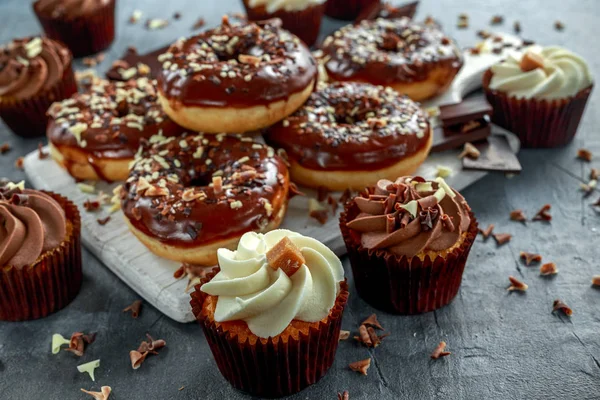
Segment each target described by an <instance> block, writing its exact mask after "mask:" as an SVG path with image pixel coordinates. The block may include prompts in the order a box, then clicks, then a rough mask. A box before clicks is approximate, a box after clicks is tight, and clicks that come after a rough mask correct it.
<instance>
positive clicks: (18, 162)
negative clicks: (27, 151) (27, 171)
mask: <svg viewBox="0 0 600 400" xmlns="http://www.w3.org/2000/svg"><path fill="white" fill-rule="evenodd" d="M23 162H24V158H23V157H19V158H17V159H16V160H15V168H17V169H23Z"/></svg>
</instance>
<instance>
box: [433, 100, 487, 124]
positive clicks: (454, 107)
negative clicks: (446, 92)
mask: <svg viewBox="0 0 600 400" xmlns="http://www.w3.org/2000/svg"><path fill="white" fill-rule="evenodd" d="M491 114H492V106H490V105H489V103H488V102H487V101H486V100H485V98H483V97H476V98H472V99H468V100H464V101H463V102H462V103H458V104H451V105H448V106H442V107H440V119H441V120H442V126H443V127H445V128H446V127H453V126H456V125H464V124H466V123H468V122H471V121H476V120H479V119H482V118H485V117H486V116H488V117H489V116H490V115H491Z"/></svg>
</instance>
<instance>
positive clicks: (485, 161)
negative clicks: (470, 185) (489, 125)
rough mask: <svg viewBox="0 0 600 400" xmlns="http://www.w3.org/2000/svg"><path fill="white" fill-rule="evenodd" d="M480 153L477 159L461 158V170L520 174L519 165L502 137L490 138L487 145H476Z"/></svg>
mask: <svg viewBox="0 0 600 400" xmlns="http://www.w3.org/2000/svg"><path fill="white" fill-rule="evenodd" d="M477 148H478V149H479V151H480V152H481V155H480V156H479V158H478V159H476V160H474V159H472V158H468V157H465V158H463V168H465V169H474V170H480V171H501V172H510V173H520V172H521V169H522V168H521V163H520V162H519V160H518V159H517V156H516V155H515V154H514V153H513V151H512V150H511V148H510V146H509V144H508V141H507V140H506V138H505V137H504V136H490V137H489V138H488V143H485V144H478V145H477Z"/></svg>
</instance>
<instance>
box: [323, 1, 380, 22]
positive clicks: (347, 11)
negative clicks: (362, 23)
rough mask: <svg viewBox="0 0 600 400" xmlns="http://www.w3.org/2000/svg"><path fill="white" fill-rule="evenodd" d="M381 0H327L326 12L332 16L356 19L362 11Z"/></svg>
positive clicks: (348, 19) (349, 19)
mask: <svg viewBox="0 0 600 400" xmlns="http://www.w3.org/2000/svg"><path fill="white" fill-rule="evenodd" d="M377 3H380V0H327V3H326V7H325V14H327V16H329V17H331V18H336V19H342V20H346V21H351V20H354V19H355V18H356V17H358V16H359V15H360V13H361V12H362V11H363V10H364V9H366V8H369V7H372V6H373V4H377Z"/></svg>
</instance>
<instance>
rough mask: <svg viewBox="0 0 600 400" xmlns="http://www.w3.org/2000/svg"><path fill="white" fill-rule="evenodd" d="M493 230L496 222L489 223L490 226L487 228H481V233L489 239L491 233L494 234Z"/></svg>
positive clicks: (484, 237) (485, 238)
mask: <svg viewBox="0 0 600 400" xmlns="http://www.w3.org/2000/svg"><path fill="white" fill-rule="evenodd" d="M493 231H494V224H490V225H488V227H487V228H485V229H479V233H481V236H483V239H484V240H487V238H488V237H490V235H491V234H492V232H493Z"/></svg>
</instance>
